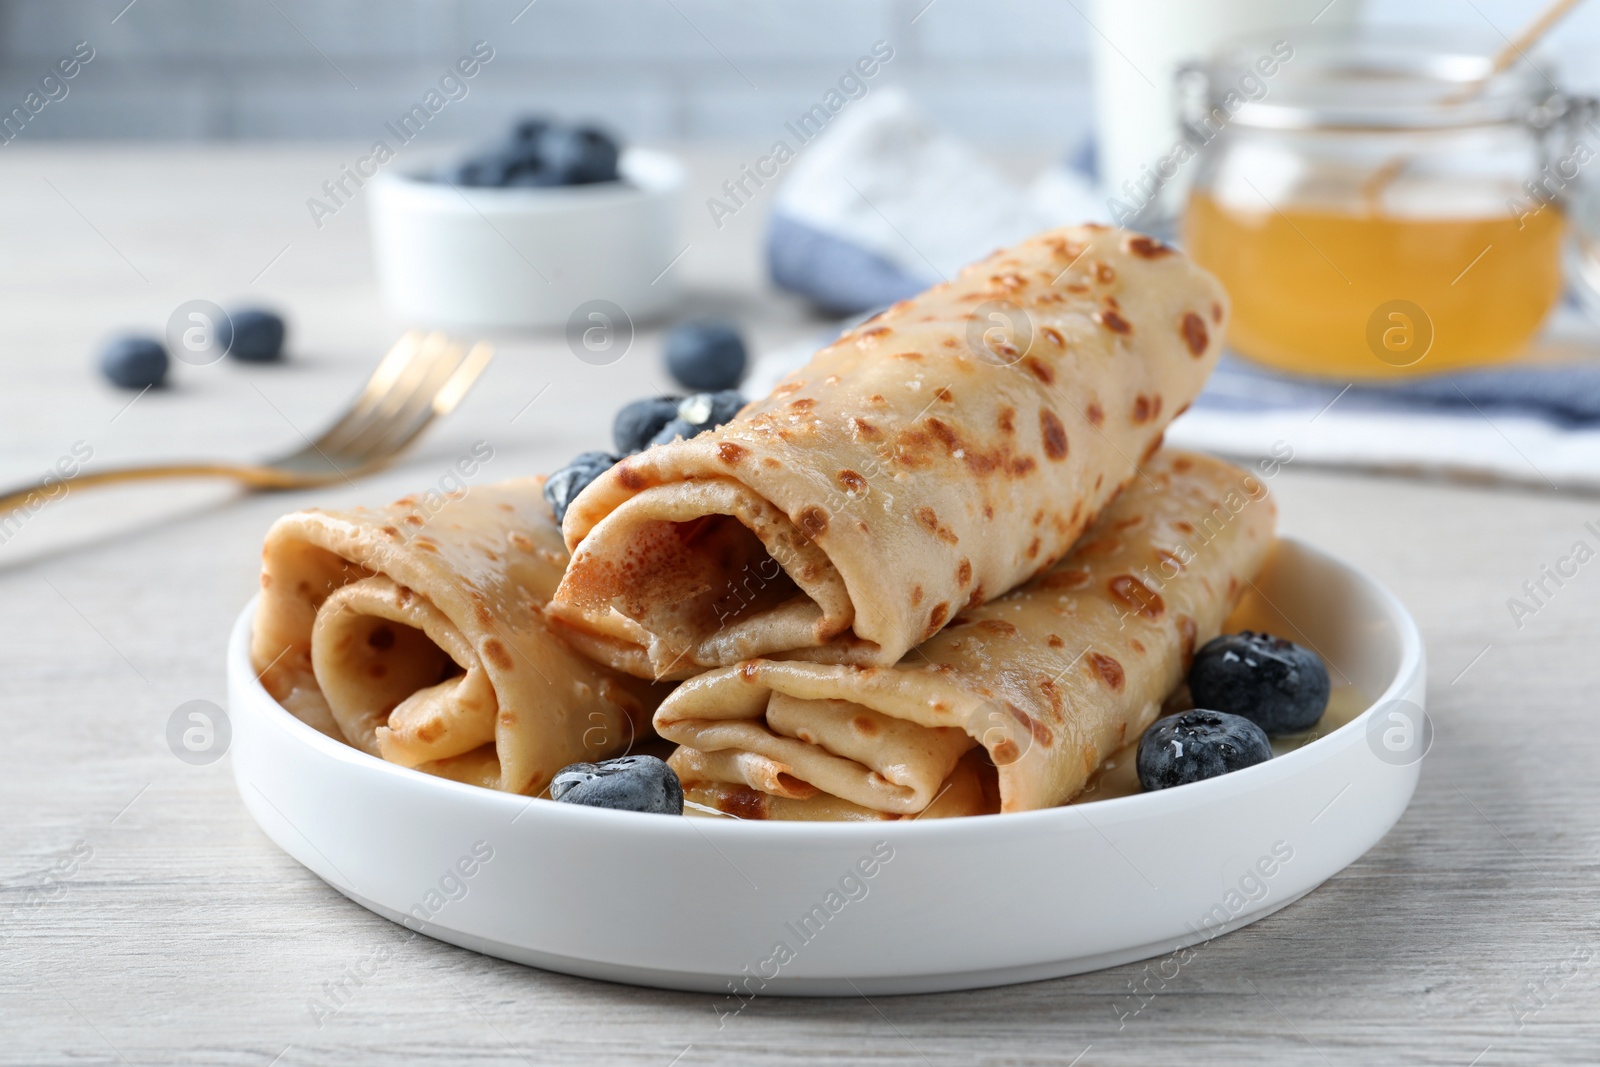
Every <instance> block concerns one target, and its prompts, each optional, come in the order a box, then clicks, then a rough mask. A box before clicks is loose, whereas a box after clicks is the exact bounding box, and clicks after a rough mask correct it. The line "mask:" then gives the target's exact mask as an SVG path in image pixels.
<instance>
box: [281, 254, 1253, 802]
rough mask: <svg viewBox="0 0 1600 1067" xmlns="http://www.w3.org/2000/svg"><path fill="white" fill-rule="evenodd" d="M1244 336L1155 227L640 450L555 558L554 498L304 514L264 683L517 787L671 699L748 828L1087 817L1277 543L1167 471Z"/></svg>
mask: <svg viewBox="0 0 1600 1067" xmlns="http://www.w3.org/2000/svg"><path fill="white" fill-rule="evenodd" d="M1226 314H1227V312H1226V298H1225V296H1224V294H1223V293H1222V290H1221V289H1220V287H1219V286H1218V285H1217V283H1216V282H1215V280H1214V279H1212V278H1211V277H1210V276H1209V275H1207V274H1206V273H1205V272H1204V271H1202V270H1200V269H1199V268H1198V267H1196V266H1195V265H1194V264H1193V263H1191V262H1190V261H1189V260H1187V259H1186V258H1185V257H1183V256H1182V255H1181V254H1179V253H1177V252H1176V251H1174V250H1173V249H1171V248H1168V247H1167V246H1165V245H1163V244H1161V243H1160V242H1158V241H1154V240H1152V239H1150V238H1146V237H1141V236H1139V235H1136V234H1130V233H1127V232H1126V231H1113V230H1110V229H1106V228H1100V227H1075V228H1068V229H1063V230H1057V231H1052V232H1049V233H1045V234H1042V235H1040V236H1038V237H1035V238H1033V239H1031V240H1029V241H1026V242H1024V243H1022V244H1021V245H1018V246H1017V247H1015V248H1011V249H1008V250H1004V251H1001V252H997V253H995V254H994V255H993V256H991V257H990V258H989V259H987V260H984V261H982V262H980V263H977V264H974V265H973V266H972V267H969V268H968V269H967V270H966V271H964V272H963V273H962V274H961V276H960V277H959V278H957V279H956V280H954V281H951V282H946V283H945V284H942V285H939V286H936V287H935V288H933V289H931V290H929V291H928V292H926V293H924V294H923V295H921V296H919V297H917V298H916V299H913V300H909V301H904V302H902V303H900V304H896V305H895V306H894V307H892V308H890V309H888V310H887V311H886V312H884V313H883V314H881V315H879V316H877V317H876V318H875V319H873V320H871V321H869V322H867V323H864V324H862V325H861V326H858V327H856V328H855V329H853V330H850V331H849V332H847V333H845V334H844V335H843V336H841V337H840V338H839V339H838V340H837V341H836V342H834V343H833V344H831V345H829V346H828V347H827V348H825V349H823V350H822V351H821V352H819V353H817V355H816V356H815V357H813V359H812V360H811V362H810V363H809V364H807V365H806V366H805V367H804V368H802V369H801V370H799V371H797V372H795V373H794V374H793V375H791V376H789V378H787V379H786V380H785V381H784V382H782V383H781V384H780V385H779V386H778V387H777V388H776V389H775V390H774V391H773V392H772V393H771V395H769V396H768V397H766V398H764V399H761V400H758V401H756V402H754V403H752V404H750V405H748V406H746V407H745V409H744V410H743V411H741V412H740V413H739V415H738V416H737V417H736V418H735V419H734V420H733V421H732V422H730V423H728V424H726V425H724V426H722V427H721V428H719V429H717V430H713V431H711V432H708V433H703V434H701V435H699V436H697V437H695V438H694V439H692V440H688V441H676V442H673V443H671V444H666V445H657V446H653V447H651V448H649V449H647V450H646V451H644V452H642V453H640V454H637V455H634V456H631V457H628V458H626V459H624V460H623V461H621V462H620V463H618V464H617V465H616V466H615V467H613V468H612V469H611V470H610V471H608V472H607V473H605V474H604V475H602V476H601V477H600V478H599V479H597V480H596V481H595V482H594V483H593V484H592V485H590V486H589V487H588V488H587V489H585V490H584V491H583V492H582V493H581V494H579V496H578V497H577V498H576V499H575V500H574V501H573V502H572V504H571V506H570V507H569V508H568V510H567V514H566V519H565V522H564V524H563V527H562V529H561V531H559V534H560V535H561V537H558V536H557V531H556V530H555V528H554V525H553V523H552V521H551V518H550V514H549V512H548V510H546V509H545V508H544V505H543V503H542V502H541V501H538V499H537V498H538V484H537V482H534V481H531V480H529V481H523V482H513V483H507V484H506V485H503V486H496V487H488V488H478V489H473V490H470V491H469V492H468V493H467V494H466V495H465V496H464V497H463V498H462V499H460V500H457V501H454V502H452V504H451V505H450V506H451V507H452V508H454V509H456V511H455V512H454V514H453V516H451V515H448V514H441V515H439V516H435V517H432V518H428V519H420V518H418V517H417V516H415V515H414V514H413V513H412V512H413V510H414V509H413V507H412V505H410V504H408V502H407V501H401V502H400V503H399V504H397V505H395V506H394V507H392V508H390V509H387V510H384V511H375V512H367V511H362V510H360V509H357V510H356V511H353V512H349V513H345V514H343V515H332V514H324V513H321V512H304V513H300V514H297V515H292V516H289V517H287V518H285V519H283V520H281V521H280V522H279V524H278V525H277V526H275V527H274V528H273V530H272V532H271V534H270V535H269V538H268V543H267V551H266V567H265V570H264V573H263V579H262V580H263V585H264V591H263V600H262V607H261V609H260V613H259V615H258V621H257V628H256V634H255V644H254V653H255V657H256V661H257V666H258V668H259V669H262V670H263V671H264V675H263V677H264V679H265V680H266V682H267V684H268V687H269V689H271V690H272V692H273V693H274V694H275V695H277V696H279V698H280V699H281V700H282V701H283V702H284V703H285V704H286V705H287V706H289V707H290V708H291V710H293V711H295V712H296V713H297V714H299V715H301V717H302V718H304V719H306V720H307V721H309V722H312V723H314V724H316V725H319V726H321V728H323V729H324V730H325V731H327V732H329V733H333V734H335V735H338V736H343V737H344V738H345V739H347V740H348V741H349V742H350V743H352V744H354V745H356V746H357V747H360V748H364V749H366V750H367V751H369V752H374V753H376V754H379V755H382V756H383V757H385V758H387V759H391V760H396V761H399V762H402V763H406V764H408V765H410V766H415V767H418V768H420V769H423V770H428V771H431V772H433V773H438V774H445V775H448V776H451V777H456V778H460V779H464V780H470V781H477V782H480V783H482V784H486V785H492V786H495V787H497V788H501V789H508V790H513V791H517V792H526V793H537V792H539V791H540V790H542V789H543V788H544V787H545V785H546V784H547V783H548V781H549V779H550V777H551V775H552V774H553V772H554V771H556V770H557V769H559V768H560V767H561V766H563V765H564V764H566V763H570V762H575V761H577V760H594V759H597V758H602V757H604V756H606V755H611V754H617V753H619V752H620V751H622V750H624V749H625V748H626V747H627V745H628V743H629V741H630V740H631V739H632V738H633V737H635V736H638V735H640V734H641V733H642V732H643V731H647V730H648V729H649V725H650V721H649V714H650V712H651V710H652V709H656V710H655V715H654V726H655V729H656V730H657V731H658V732H659V733H660V734H661V735H662V736H663V737H665V738H666V739H668V740H669V741H673V742H676V743H678V745H679V747H678V749H677V750H676V752H675V753H674V754H673V755H672V757H671V763H672V765H673V767H674V768H675V769H676V770H677V772H678V774H679V775H680V777H681V778H682V780H683V783H684V786H685V792H686V796H687V797H688V798H689V799H690V800H693V801H696V802H698V803H700V804H703V805H706V806H709V807H714V808H717V809H719V810H722V811H725V812H728V813H731V814H736V815H740V816H743V817H757V818H800V819H870V818H900V817H914V816H920V815H927V816H934V817H936V816H944V815H967V814H977V813H983V812H991V811H1001V810H1004V811H1020V810H1027V809H1032V808H1040V807H1047V806H1051V805H1056V804H1061V803H1065V802H1067V801H1068V800H1069V799H1071V797H1072V796H1073V795H1074V794H1075V793H1077V792H1078V791H1080V790H1081V789H1082V788H1083V786H1084V785H1085V783H1086V782H1087V781H1088V779H1089V778H1090V776H1091V775H1092V774H1093V773H1094V771H1095V769H1096V768H1097V767H1098V765H1099V764H1100V763H1101V761H1102V760H1103V758H1104V757H1105V756H1106V755H1108V754H1109V753H1111V752H1112V751H1114V750H1115V749H1116V748H1118V747H1119V746H1120V745H1122V744H1124V743H1126V742H1131V741H1133V740H1136V739H1137V737H1138V736H1139V733H1140V732H1141V731H1142V730H1143V729H1144V728H1145V727H1146V726H1147V725H1148V724H1149V722H1150V721H1151V720H1152V719H1153V718H1154V717H1155V715H1156V714H1157V713H1158V711H1159V709H1160V707H1161V704H1162V702H1163V700H1164V699H1165V698H1167V697H1168V695H1169V694H1170V693H1171V692H1172V691H1173V690H1174V689H1175V688H1176V687H1177V686H1178V685H1179V683H1180V682H1181V678H1182V674H1183V671H1184V667H1185V660H1186V657H1187V656H1188V655H1189V654H1190V653H1191V652H1192V651H1193V649H1194V647H1195V643H1196V642H1197V641H1204V640H1205V639H1206V638H1208V637H1210V636H1211V635H1213V634H1215V633H1216V632H1217V630H1218V628H1219V627H1220V626H1221V624H1222V620H1223V619H1224V617H1225V616H1226V614H1227V613H1228V611H1229V610H1230V608H1231V606H1232V604H1233V602H1234V600H1235V598H1236V596H1237V594H1238V591H1239V589H1240V588H1241V587H1242V586H1243V585H1244V584H1245V583H1247V581H1248V580H1249V579H1250V578H1251V577H1252V576H1253V575H1254V573H1255V571H1256V569H1257V568H1258V567H1259V566H1260V564H1261V562H1262V560H1263V558H1264V556H1265V553H1266V551H1267V549H1268V546H1269V544H1270V541H1271V536H1272V521H1273V509H1272V505H1271V503H1270V502H1269V501H1267V500H1266V499H1265V490H1264V489H1263V487H1262V486H1261V485H1260V484H1259V483H1258V482H1255V481H1254V480H1253V479H1248V478H1247V477H1246V476H1244V475H1243V474H1242V473H1241V472H1239V471H1237V470H1234V469H1233V468H1231V467H1228V466H1226V465H1225V464H1221V463H1219V462H1217V461H1215V460H1210V459H1205V458H1203V457H1197V456H1186V455H1180V454H1168V453H1163V452H1160V451H1159V448H1160V444H1161V435H1162V431H1163V429H1164V428H1165V427H1166V425H1167V423H1168V422H1169V421H1170V420H1171V419H1172V418H1173V417H1174V416H1176V415H1177V414H1178V413H1179V412H1181V411H1182V410H1183V409H1184V408H1185V407H1186V406H1187V405H1188V404H1189V402H1190V401H1191V400H1192V399H1193V398H1194V396H1195V395H1196V394H1197V393H1198V392H1199V391H1200V388H1201V387H1202V385H1203V384H1204V382H1205V379H1206V377H1207V375H1208V374H1209V373H1210V371H1211V369H1212V367H1213V365H1214V364H1215V362H1216V359H1217V355H1218V352H1219V349H1220V338H1221V335H1222V331H1223V324H1224V322H1225V319H1226ZM1119 494H1120V495H1119ZM413 527H415V528H413ZM1086 531H1087V532H1086ZM562 537H564V542H563V540H562V539H561V538H562ZM568 551H570V553H571V556H570V562H569V560H568V556H567V552H568ZM1013 590H1015V592H1013ZM1007 594H1009V595H1007ZM685 679H687V680H686V681H684V680H685ZM668 681H682V682H683V684H682V685H680V686H679V687H678V689H677V690H676V691H675V692H673V693H672V695H671V696H670V697H668V698H667V699H666V700H665V702H664V703H663V702H662V700H661V698H662V696H663V694H664V691H665V689H666V687H665V686H664V685H662V684H660V683H662V682H668ZM658 704H659V705H660V706H659V709H657V705H658Z"/></svg>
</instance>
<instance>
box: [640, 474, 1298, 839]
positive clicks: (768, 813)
mask: <svg viewBox="0 0 1600 1067" xmlns="http://www.w3.org/2000/svg"><path fill="white" fill-rule="evenodd" d="M1144 474H1145V475H1147V476H1141V477H1139V478H1136V479H1135V480H1134V481H1133V482H1132V483H1131V484H1129V486H1128V488H1127V489H1125V490H1123V492H1122V494H1121V495H1120V496H1119V497H1118V498H1117V499H1116V500H1115V501H1114V502H1113V503H1112V504H1111V505H1110V506H1109V507H1108V508H1107V509H1106V510H1105V512H1104V513H1103V514H1102V515H1101V517H1100V519H1099V521H1098V522H1096V524H1095V525H1094V527H1093V528H1092V529H1091V530H1090V531H1089V532H1088V533H1087V534H1086V535H1085V536H1084V538H1083V540H1082V541H1081V542H1079V543H1078V544H1077V545H1076V546H1074V548H1073V550H1072V552H1071V553H1070V554H1069V555H1068V556H1067V558H1066V559H1064V560H1062V561H1061V563H1060V564H1058V565H1057V566H1056V567H1055V568H1053V569H1052V570H1051V571H1050V572H1049V573H1047V574H1044V575H1041V576H1040V577H1038V578H1035V579H1034V580H1033V581H1031V582H1030V583H1028V584H1027V585H1025V586H1023V587H1022V588H1020V589H1018V590H1016V591H1015V592H1013V593H1011V594H1009V595H1008V596H1005V597H1002V598H1000V599H999V600H994V601H991V602H989V603H987V604H985V605H983V606H981V607H977V608H972V609H968V610H966V611H964V612H962V613H961V614H960V615H959V616H957V617H956V618H955V619H954V620H953V621H952V622H951V623H950V625H949V626H947V627H945V628H944V629H943V630H941V631H940V632H939V633H938V634H937V635H936V636H934V637H933V638H932V639H930V640H928V641H926V642H924V643H923V644H922V645H920V646H918V647H917V648H915V649H913V650H912V651H911V652H910V653H909V654H908V655H907V656H906V657H905V658H904V659H902V660H901V661H900V662H899V663H898V664H896V665H895V666H893V667H872V666H867V667H864V666H860V665H853V664H851V663H849V662H848V660H850V659H851V656H850V652H849V650H848V649H847V648H840V647H839V646H837V645H835V646H829V647H828V648H824V649H820V650H816V652H815V653H814V655H813V657H812V658H813V659H818V658H833V659H836V660H841V661H846V662H835V663H822V662H808V661H801V660H787V661H778V660H770V659H753V660H750V661H749V662H746V663H742V664H740V665H738V666H735V667H728V668H722V669H719V670H714V671H711V672H709V673H706V674H702V675H700V676H699V677H697V678H693V679H691V680H689V681H687V682H685V683H684V684H683V685H681V686H679V687H678V689H677V690H676V691H675V692H674V693H673V694H672V695H671V696H670V697H669V698H668V699H667V700H666V701H665V702H664V703H663V704H662V705H661V707H660V708H659V709H657V711H656V716H655V726H656V730H657V731H658V732H659V733H660V734H661V735H662V736H663V737H665V738H667V739H668V740H670V741H676V742H678V743H679V744H680V745H681V746H683V747H681V748H680V749H678V751H677V752H676V753H674V755H673V756H672V759H671V763H672V766H673V768H674V769H675V770H676V771H677V772H678V774H679V776H680V777H681V778H682V780H683V785H684V792H685V796H687V797H688V798H689V799H690V800H693V801H696V802H698V803H701V804H706V805H709V806H712V807H716V808H718V809H720V810H723V811H727V812H729V813H730V814H735V815H739V816H742V817H747V818H748V817H765V818H817V819H850V818H857V819H859V818H874V817H876V818H895V817H904V816H916V815H918V814H919V813H923V812H926V811H928V810H929V806H930V803H932V802H934V801H935V800H937V801H939V803H940V804H942V805H944V807H943V808H942V809H941V810H940V811H938V812H937V813H938V814H976V813H979V812H981V811H997V810H998V811H1027V810H1031V809H1035V808H1045V807H1052V806H1055V805H1058V804H1064V803H1066V802H1067V801H1069V800H1070V799H1072V797H1073V795H1074V794H1076V793H1077V792H1078V791H1079V790H1080V789H1082V788H1083V786H1084V785H1085V783H1086V782H1087V781H1088V780H1089V778H1090V776H1091V775H1092V774H1093V773H1094V771H1095V769H1096V768H1097V767H1098V766H1099V765H1100V763H1101V761H1102V760H1104V759H1105V757H1106V756H1108V755H1110V754H1111V753H1113V752H1115V751H1116V750H1117V749H1119V748H1121V747H1122V746H1123V745H1125V744H1127V743H1128V742H1129V741H1130V740H1132V739H1134V738H1137V737H1138V736H1139V735H1140V734H1141V733H1142V732H1143V731H1144V729H1145V728H1146V727H1147V726H1149V725H1150V723H1151V722H1152V721H1154V720H1155V718H1156V716H1157V714H1158V713H1159V711H1160V709H1161V706H1162V704H1163V702H1164V701H1165V700H1166V699H1167V697H1168V695H1169V694H1171V693H1172V692H1173V690H1174V689H1176V688H1177V687H1178V685H1179V684H1180V683H1181V682H1182V680H1183V676H1184V673H1185V671H1186V670H1187V668H1188V663H1189V659H1190V657H1191V656H1192V655H1193V653H1194V649H1195V647H1196V644H1197V643H1204V642H1205V641H1207V640H1209V639H1210V638H1212V637H1214V636H1216V634H1217V632H1218V630H1219V629H1220V627H1221V626H1222V623H1223V620H1224V619H1225V618H1226V617H1227V615H1228V613H1229V612H1230V611H1231V610H1232V608H1233V606H1234V604H1235V602H1236V601H1237V599H1238V597H1239V594H1240V592H1241V591H1242V590H1243V589H1244V587H1245V586H1246V584H1247V583H1248V582H1249V581H1250V580H1251V579H1252V578H1253V577H1254V576H1255V574H1256V573H1257V571H1258V570H1259V569H1260V567H1261V565H1262V563H1263V562H1264V560H1265V558H1266V555H1267V551H1268V548H1269V547H1270V544H1271V542H1272V530H1273V524H1274V520H1275V513H1276V509H1275V506H1274V505H1273V502H1272V501H1271V499H1270V498H1269V497H1268V496H1267V492H1266V487H1265V486H1264V485H1262V483H1261V482H1260V481H1258V480H1257V479H1256V478H1254V477H1253V476H1251V475H1248V474H1245V473H1244V472H1242V471H1240V470H1238V469H1237V468H1234V467H1231V466H1229V465H1228V464H1226V463H1223V462H1221V461H1220V460H1215V459H1210V458H1208V457H1205V456H1198V455H1191V454H1188V453H1182V452H1170V451H1163V452H1159V453H1157V454H1156V456H1155V457H1154V458H1153V459H1152V460H1151V461H1150V462H1149V463H1148V464H1147V465H1146V466H1145V469H1144ZM986 776H987V779H988V780H987V781H985V777H986ZM952 808H954V809H955V810H951V809H952ZM929 813H930V814H934V813H935V812H929Z"/></svg>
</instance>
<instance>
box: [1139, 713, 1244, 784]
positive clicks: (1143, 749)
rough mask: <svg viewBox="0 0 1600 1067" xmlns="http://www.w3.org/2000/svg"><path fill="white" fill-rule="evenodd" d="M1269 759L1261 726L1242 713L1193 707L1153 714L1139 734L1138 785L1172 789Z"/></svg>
mask: <svg viewBox="0 0 1600 1067" xmlns="http://www.w3.org/2000/svg"><path fill="white" fill-rule="evenodd" d="M1271 758H1272V744H1271V743H1270V742H1269V741H1268V740H1267V735H1266V734H1265V733H1263V732H1262V729H1261V727H1259V726H1257V725H1256V724H1255V723H1253V722H1251V721H1250V720H1249V719H1246V718H1245V717H1243V716H1242V715H1229V714H1228V713H1227V712H1225V711H1207V710H1205V709H1204V708H1196V709H1195V710H1194V711H1186V712H1184V713H1183V714H1182V715H1171V716H1168V717H1167V718H1165V719H1157V720H1156V723H1155V725H1154V726H1152V727H1150V729H1148V730H1146V731H1145V732H1144V736H1143V737H1141V738H1139V756H1138V760H1137V764H1138V769H1139V784H1140V785H1141V786H1142V787H1143V788H1144V789H1145V790H1146V791H1147V792H1148V791H1151V790H1155V789H1170V788H1171V787H1172V786H1175V785H1188V784H1189V783H1190V782H1198V781H1202V780H1203V779H1206V778H1215V777H1216V776H1217V775H1219V774H1227V773H1228V772H1229V771H1237V770H1240V769H1242V768H1244V767H1253V766H1255V765H1256V764H1257V763H1265V762H1266V761H1267V760H1269V759H1271Z"/></svg>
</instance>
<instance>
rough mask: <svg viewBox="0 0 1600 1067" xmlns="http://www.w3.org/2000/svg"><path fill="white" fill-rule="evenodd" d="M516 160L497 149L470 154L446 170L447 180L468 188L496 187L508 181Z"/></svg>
mask: <svg viewBox="0 0 1600 1067" xmlns="http://www.w3.org/2000/svg"><path fill="white" fill-rule="evenodd" d="M513 166H515V160H513V159H510V158H507V157H506V156H504V155H501V154H500V153H498V152H495V151H492V150H491V151H486V152H483V153H481V154H479V155H475V156H469V157H467V158H466V159H463V160H461V161H460V162H459V163H457V164H455V166H453V167H447V168H446V169H445V171H444V177H445V180H446V181H448V182H451V183H452V184H455V185H462V186H466V187H468V188H495V187H498V186H501V185H504V184H505V183H506V178H507V177H509V176H510V174H511V169H512V167H513Z"/></svg>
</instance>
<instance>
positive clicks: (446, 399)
mask: <svg viewBox="0 0 1600 1067" xmlns="http://www.w3.org/2000/svg"><path fill="white" fill-rule="evenodd" d="M492 359H494V345H492V344H490V343H489V342H488V341H479V342H478V343H477V344H475V345H473V346H472V349H471V351H469V352H468V353H467V358H466V359H465V360H463V361H462V363H461V366H459V367H457V368H456V370H455V373H454V374H452V375H450V380H449V381H447V382H445V383H444V388H443V389H440V390H439V395H438V396H436V397H434V398H433V413H434V414H435V415H448V414H450V413H451V412H452V411H454V410H455V409H456V405H457V404H459V403H461V398H462V397H464V396H466V395H467V393H468V392H469V391H470V390H471V389H472V386H473V385H474V384H475V383H476V382H477V380H478V375H480V374H482V373H483V371H484V368H485V367H487V366H488V365H489V361H490V360H492Z"/></svg>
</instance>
